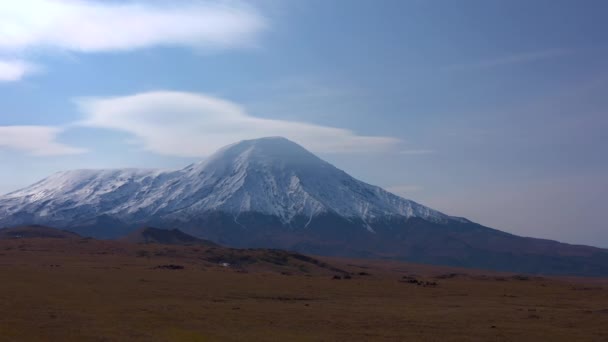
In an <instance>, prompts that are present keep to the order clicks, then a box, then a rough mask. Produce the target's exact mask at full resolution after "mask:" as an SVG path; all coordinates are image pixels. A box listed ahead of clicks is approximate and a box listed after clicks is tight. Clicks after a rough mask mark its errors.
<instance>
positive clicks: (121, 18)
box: [0, 0, 267, 81]
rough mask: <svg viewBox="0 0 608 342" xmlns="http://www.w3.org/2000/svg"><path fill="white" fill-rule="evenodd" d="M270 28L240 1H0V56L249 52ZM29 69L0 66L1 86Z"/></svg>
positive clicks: (14, 65)
mask: <svg viewBox="0 0 608 342" xmlns="http://www.w3.org/2000/svg"><path fill="white" fill-rule="evenodd" d="M266 26H267V23H266V20H265V18H264V17H262V16H261V15H260V14H259V13H258V12H257V11H256V10H255V9H254V8H253V7H251V6H249V5H247V4H245V3H243V2H240V1H222V0H220V1H194V0H190V1H187V0H184V1H167V2H159V1H143V0H132V1H121V2H118V1H90V0H89V1H87V0H18V1H0V57H1V56H19V58H21V59H23V58H24V57H25V56H27V55H29V54H30V53H31V51H32V50H34V51H36V52H40V51H49V50H50V51H62V52H75V53H96V52H110V51H129V50H135V49H142V48H148V47H159V46H161V47H164V46H182V47H189V48H194V49H226V48H237V47H247V46H252V45H254V44H255V40H256V37H257V36H258V34H259V33H260V32H261V31H263V29H264V28H265V27H266ZM27 65H28V64H26V63H21V62H20V63H15V62H13V63H8V64H7V62H4V64H0V81H1V80H5V81H14V80H18V79H20V78H21V77H23V76H24V75H25V74H27V71H28V70H29V68H28V67H27Z"/></svg>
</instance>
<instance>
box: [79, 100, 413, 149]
mask: <svg viewBox="0 0 608 342" xmlns="http://www.w3.org/2000/svg"><path fill="white" fill-rule="evenodd" d="M79 105H80V108H81V110H82V111H83V113H84V114H85V116H86V117H85V119H84V120H83V121H82V122H81V123H79V125H83V126H88V127H97V128H105V129H112V130H118V131H123V132H128V133H130V134H132V135H133V136H135V137H136V138H137V141H138V142H139V143H140V144H141V145H142V146H143V147H144V148H145V149H146V150H149V151H152V152H155V153H159V154H163V155H173V156H189V157H190V156H207V155H209V154H211V153H213V152H214V151H216V150H217V149H218V148H220V147H222V146H225V145H228V144H231V143H233V142H235V141H239V140H244V139H254V138H259V137H265V136H284V137H286V138H289V139H291V140H294V141H296V142H298V143H300V144H302V145H304V146H305V147H307V148H309V149H311V150H313V151H316V152H328V153H332V152H334V153H335V152H342V153H344V152H347V153H349V152H376V151H386V150H395V149H397V148H398V147H399V145H400V144H401V141H400V140H398V139H396V138H392V137H383V136H363V135H357V134H356V133H354V132H352V131H349V130H347V129H342V128H335V127H328V126H320V125H314V124H309V123H304V122H297V121H287V120H272V119H263V118H258V117H254V116H252V115H250V114H248V113H247V112H246V111H245V110H244V109H243V108H241V107H240V106H239V105H237V104H234V103H232V102H229V101H226V100H223V99H219V98H216V97H212V96H209V95H205V94H197V93H186V92H171V91H158V92H147V93H140V94H135V95H130V96H124V97H112V98H100V99H85V100H80V101H79Z"/></svg>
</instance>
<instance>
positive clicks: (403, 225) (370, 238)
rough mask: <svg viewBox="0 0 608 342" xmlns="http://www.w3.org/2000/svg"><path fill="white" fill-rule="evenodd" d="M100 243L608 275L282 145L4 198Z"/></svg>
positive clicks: (29, 215) (582, 260)
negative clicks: (150, 232)
mask: <svg viewBox="0 0 608 342" xmlns="http://www.w3.org/2000/svg"><path fill="white" fill-rule="evenodd" d="M23 224H44V225H51V226H55V227H61V228H69V229H70V230H73V231H76V232H78V233H81V234H83V235H89V236H95V237H117V236H124V235H125V234H126V233H128V232H129V231H132V230H135V229H136V228H137V227H141V226H155V227H160V228H174V227H178V228H179V229H180V230H182V231H185V232H186V233H189V234H192V235H195V236H197V237H201V238H204V239H208V240H211V241H214V242H217V243H220V244H222V245H227V246H236V247H270V248H282V249H290V250H296V251H299V252H305V253H312V254H323V255H334V256H355V257H375V258H393V259H402V260H410V261H418V262H425V263H434V264H445V265H453V266H468V267H478V268H491V269H497V270H503V271H517V272H531V273H553V274H578V275H608V251H606V250H603V249H599V248H593V247H586V246H573V245H567V244H561V243H558V242H554V241H547V240H540V239H531V238H524V237H519V236H515V235H511V234H507V233H504V232H501V231H498V230H494V229H491V228H487V227H483V226H481V225H478V224H475V223H473V222H470V221H468V220H466V219H463V218H458V217H452V216H448V215H445V214H443V213H440V212H438V211H436V210H433V209H430V208H428V207H425V206H423V205H420V204H418V203H416V202H413V201H410V200H407V199H404V198H401V197H399V196H396V195H394V194H391V193H389V192H387V191H385V190H383V189H381V188H379V187H376V186H372V185H369V184H367V183H364V182H361V181H358V180H356V179H355V178H353V177H351V176H349V175H348V174H346V173H345V172H344V171H342V170H339V169H337V168H336V167H334V166H332V165H331V164H329V163H327V162H325V161H323V160H321V159H320V158H318V157H317V156H315V155H314V154H312V153H310V152H308V151H307V150H305V149H304V148H302V147H301V146H299V145H297V144H295V143H293V142H291V141H289V140H287V139H284V138H278V137H273V138H262V139H256V140H247V141H242V142H239V143H236V144H233V145H230V146H227V147H225V148H223V149H221V150H220V151H218V152H217V153H216V154H214V155H213V156H211V157H210V158H208V159H207V160H205V161H203V162H200V163H196V164H192V165H189V166H187V167H186V168H184V169H181V170H175V171H166V170H138V169H125V170H78V171H68V172H62V173H58V174H55V175H52V176H50V177H49V178H47V179H45V180H42V181H40V182H38V183H36V184H34V185H32V186H30V187H28V188H26V189H23V190H19V191H16V192H13V193H10V194H7V195H4V196H0V226H14V225H23Z"/></svg>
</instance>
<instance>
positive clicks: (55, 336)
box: [0, 236, 608, 341]
mask: <svg viewBox="0 0 608 342" xmlns="http://www.w3.org/2000/svg"><path fill="white" fill-rule="evenodd" d="M0 272H1V274H2V281H1V282H0V310H1V311H0V313H1V315H0V317H1V318H0V336H1V339H2V340H3V341H126V340H129V341H353V340H384V341H405V340H408V341H428V340H430V341H433V340H435V341H471V340H475V341H511V340H516V341H606V340H608V280H607V279H600V278H563V277H561V278H556V277H535V276H524V275H517V274H506V273H495V272H485V271H474V270H464V269H454V268H446V267H439V266H426V265H416V264H408V263H400V262H393V261H371V260H350V259H337V258H321V257H308V256H304V255H300V254H296V253H289V252H283V251H275V250H234V249H228V248H223V247H219V246H205V245H186V246H183V245H161V244H136V243H132V242H128V241H102V240H94V239H85V238H79V237H71V236H68V237H65V238H17V239H3V240H0Z"/></svg>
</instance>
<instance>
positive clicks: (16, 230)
mask: <svg viewBox="0 0 608 342" xmlns="http://www.w3.org/2000/svg"><path fill="white" fill-rule="evenodd" d="M80 237H81V236H80V235H78V234H76V233H74V232H70V231H67V230H61V229H56V228H51V227H45V226H38V225H32V226H19V227H11V228H3V229H0V239H21V238H23V239H31V238H53V239H74V238H80Z"/></svg>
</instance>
